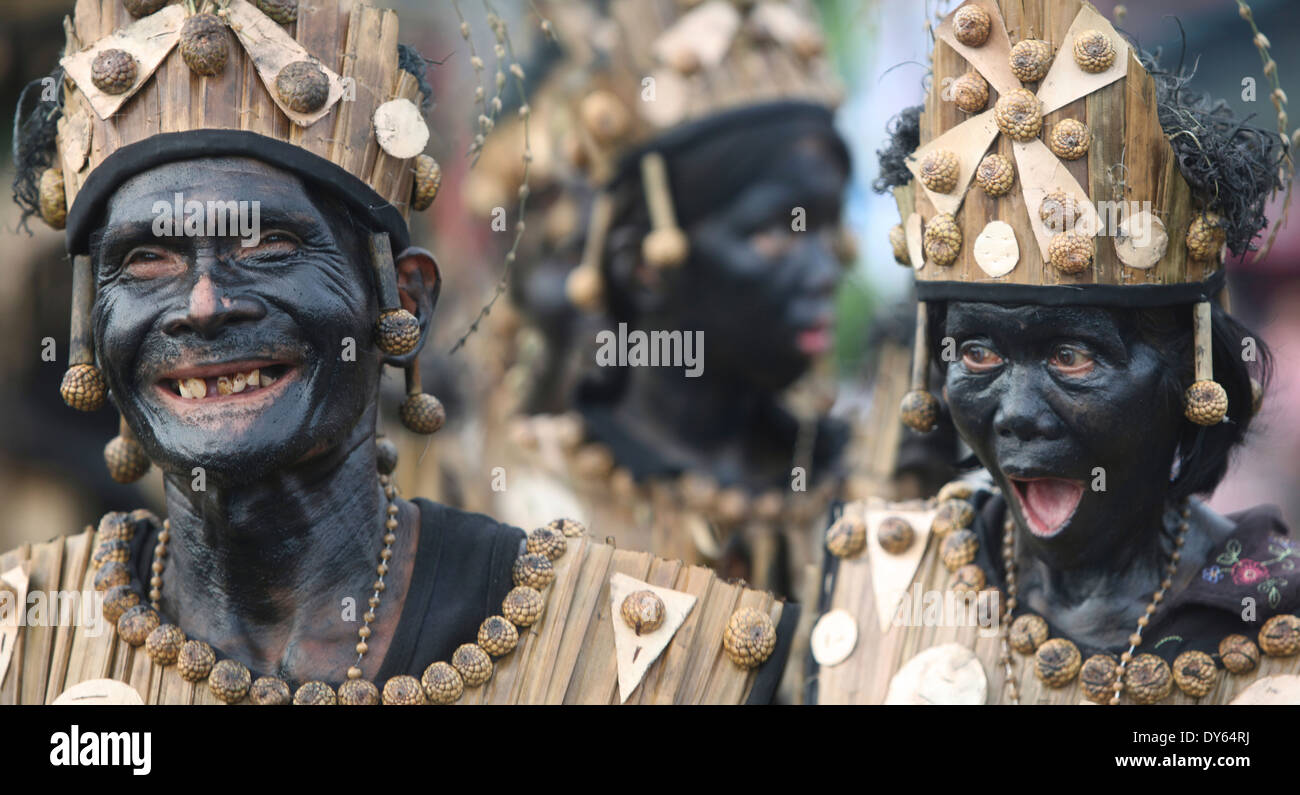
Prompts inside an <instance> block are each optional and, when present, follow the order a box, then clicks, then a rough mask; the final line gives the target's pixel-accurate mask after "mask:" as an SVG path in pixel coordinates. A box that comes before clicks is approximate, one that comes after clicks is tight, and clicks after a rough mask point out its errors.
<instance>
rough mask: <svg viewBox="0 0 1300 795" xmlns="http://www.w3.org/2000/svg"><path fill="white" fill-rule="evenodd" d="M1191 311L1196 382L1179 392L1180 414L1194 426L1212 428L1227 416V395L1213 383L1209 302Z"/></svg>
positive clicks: (1203, 302) (1218, 385) (1204, 302)
mask: <svg viewBox="0 0 1300 795" xmlns="http://www.w3.org/2000/svg"><path fill="white" fill-rule="evenodd" d="M1195 312H1196V314H1195V315H1194V316H1193V317H1194V323H1193V333H1194V334H1195V337H1194V339H1195V348H1196V354H1195V355H1196V381H1195V382H1194V383H1193V384H1192V385H1191V386H1189V387H1187V391H1186V392H1184V393H1183V404H1184V405H1183V414H1184V415H1185V416H1186V417H1187V419H1189V420H1191V421H1192V422H1194V423H1196V424H1197V425H1216V424H1218V423H1220V422H1222V421H1223V418H1224V416H1225V415H1226V414H1227V413H1228V393H1227V391H1225V390H1224V388H1223V387H1222V386H1221V385H1220V384H1219V383H1218V382H1216V381H1215V380H1214V359H1213V353H1212V345H1213V343H1214V339H1213V335H1212V333H1211V329H1210V318H1211V314H1210V302H1209V301H1201V302H1199V303H1198V304H1196V309H1195Z"/></svg>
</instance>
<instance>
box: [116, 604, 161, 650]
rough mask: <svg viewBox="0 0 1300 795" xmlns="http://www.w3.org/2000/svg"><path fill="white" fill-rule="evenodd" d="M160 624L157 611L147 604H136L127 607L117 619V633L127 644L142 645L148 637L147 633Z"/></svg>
mask: <svg viewBox="0 0 1300 795" xmlns="http://www.w3.org/2000/svg"><path fill="white" fill-rule="evenodd" d="M160 624H162V619H161V618H160V617H159V616H158V611H157V610H154V609H153V608H152V607H150V606H149V605H136V606H135V607H132V608H129V609H128V610H127V611H126V612H125V613H123V614H122V617H121V618H119V619H118V620H117V635H118V637H120V638H121V639H122V640H124V641H126V643H127V645H129V646H143V645H144V642H145V641H146V640H148V639H149V633H151V632H153V631H154V630H155V629H157V628H158V626H159V625H160Z"/></svg>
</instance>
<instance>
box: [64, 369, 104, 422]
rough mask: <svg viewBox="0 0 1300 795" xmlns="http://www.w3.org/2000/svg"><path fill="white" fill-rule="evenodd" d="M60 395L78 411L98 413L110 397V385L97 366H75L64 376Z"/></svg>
mask: <svg viewBox="0 0 1300 795" xmlns="http://www.w3.org/2000/svg"><path fill="white" fill-rule="evenodd" d="M59 394H60V395H62V396H63V402H64V403H66V404H68V405H69V406H71V407H72V408H74V409H76V410H77V411H98V410H99V409H100V408H101V407H102V406H103V405H104V398H105V397H106V396H107V395H108V384H107V383H106V382H105V381H104V376H103V374H101V373H100V372H99V368H98V367H96V366H95V365H93V364H74V365H72V366H71V367H69V368H68V371H67V372H65V373H64V374H63V383H62V384H60V385H59Z"/></svg>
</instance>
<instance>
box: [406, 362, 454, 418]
mask: <svg viewBox="0 0 1300 795" xmlns="http://www.w3.org/2000/svg"><path fill="white" fill-rule="evenodd" d="M400 413H401V417H402V424H403V425H405V426H406V427H407V429H408V430H411V431H414V432H415V433H423V434H430V433H435V432H437V430H438V429H439V428H441V427H442V424H443V423H444V422H446V421H447V411H446V409H444V408H443V407H442V401H441V400H438V399H437V398H436V397H434V396H433V395H430V394H428V393H427V392H424V391H423V388H422V387H421V386H420V362H419V361H418V360H415V361H412V362H411V363H410V364H409V365H408V366H407V368H406V399H405V400H403V401H402V408H401V412H400Z"/></svg>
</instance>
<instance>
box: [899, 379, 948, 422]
mask: <svg viewBox="0 0 1300 795" xmlns="http://www.w3.org/2000/svg"><path fill="white" fill-rule="evenodd" d="M898 415H899V418H900V419H902V421H903V424H904V425H906V426H907V427H909V428H911V429H912V430H914V431H916V432H917V433H929V432H930V431H932V430H934V428H935V426H936V425H938V424H939V401H938V400H937V399H936V398H935V396H934V395H931V394H930V393H929V392H927V391H925V390H924V389H913V390H912V391H910V392H908V393H907V394H906V395H903V402H902V403H901V404H899V407H898Z"/></svg>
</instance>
